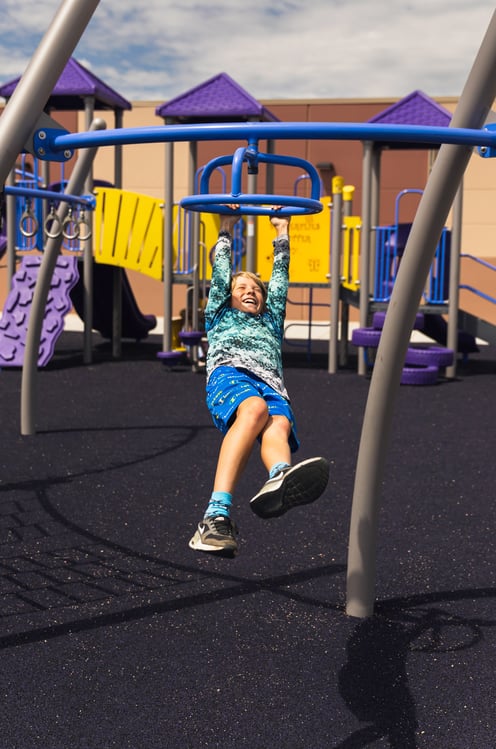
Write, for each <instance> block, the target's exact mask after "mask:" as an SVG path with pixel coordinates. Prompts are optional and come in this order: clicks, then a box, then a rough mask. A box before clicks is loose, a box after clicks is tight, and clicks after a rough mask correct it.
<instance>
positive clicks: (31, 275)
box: [0, 255, 79, 367]
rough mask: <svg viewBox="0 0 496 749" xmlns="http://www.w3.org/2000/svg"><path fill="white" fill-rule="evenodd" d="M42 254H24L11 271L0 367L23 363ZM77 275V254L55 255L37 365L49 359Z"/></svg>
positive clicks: (1, 331) (0, 325) (0, 336)
mask: <svg viewBox="0 0 496 749" xmlns="http://www.w3.org/2000/svg"><path fill="white" fill-rule="evenodd" d="M41 259H42V258H41V256H39V255H36V256H30V257H24V258H23V259H22V262H21V264H20V266H19V269H18V270H17V272H16V274H15V275H14V278H13V281H12V289H11V291H10V292H9V295H8V296H7V299H6V301H5V306H4V309H3V313H2V319H1V320H0V367H22V364H23V361H24V350H25V347H26V334H27V329H28V321H29V313H30V310H31V304H32V301H33V294H34V289H35V286H36V280H37V278H38V272H39V269H40V265H41ZM78 278H79V271H78V268H77V258H76V257H71V256H67V255H61V256H60V257H59V258H58V259H57V265H56V267H55V270H54V273H53V277H52V283H51V285H50V292H49V294H48V300H47V306H46V310H45V317H44V320H43V328H42V333H41V341H40V350H39V352H38V366H39V367H44V366H45V365H46V364H47V363H48V362H49V361H50V359H51V357H52V355H53V351H54V348H55V343H56V341H57V339H58V337H59V335H60V334H61V333H62V331H63V329H64V316H65V315H66V314H67V312H69V311H70V310H71V308H72V302H71V299H70V291H71V289H72V288H73V286H74V285H75V283H76V282H77V280H78Z"/></svg>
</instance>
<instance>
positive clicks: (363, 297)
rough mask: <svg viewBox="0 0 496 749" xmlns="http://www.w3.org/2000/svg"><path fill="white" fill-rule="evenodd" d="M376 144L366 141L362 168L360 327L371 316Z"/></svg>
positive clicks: (361, 366)
mask: <svg viewBox="0 0 496 749" xmlns="http://www.w3.org/2000/svg"><path fill="white" fill-rule="evenodd" d="M373 154H374V144H373V143H372V142H371V141H366V142H365V143H364V144H363V166H362V185H363V187H362V233H361V235H360V247H361V253H360V255H361V261H360V326H361V327H362V328H364V327H366V325H367V323H368V319H367V318H368V314H369V284H370V230H371V200H372V197H371V182H372V158H373ZM358 374H359V375H366V374H367V366H366V364H365V359H364V357H363V356H362V350H361V348H359V351H358Z"/></svg>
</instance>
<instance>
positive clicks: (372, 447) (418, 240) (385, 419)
mask: <svg viewBox="0 0 496 749" xmlns="http://www.w3.org/2000/svg"><path fill="white" fill-rule="evenodd" d="M495 71H496V13H495V14H494V15H493V17H492V19H491V22H490V24H489V27H488V30H487V32H486V35H485V37H484V39H483V41H482V44H481V47H480V50H479V53H478V55H477V57H476V60H475V62H474V65H473V67H472V70H471V72H470V74H469V77H468V79H467V83H466V84H465V87H464V89H463V92H462V94H461V97H460V100H459V103H458V106H457V108H456V111H455V113H454V115H453V119H452V122H451V126H452V127H468V128H481V127H482V126H483V124H484V122H485V121H486V117H487V114H488V112H489V110H490V107H491V105H492V103H493V101H494V99H495V97H496V74H495ZM471 153H472V149H471V148H469V147H468V146H464V145H452V144H445V145H443V146H441V149H440V151H439V155H438V158H437V160H436V163H435V165H434V168H433V170H432V172H431V175H430V177H429V179H428V182H427V185H426V189H425V191H424V194H423V196H422V199H421V201H420V204H419V207H418V210H417V214H416V216H415V220H414V222H413V226H412V229H411V232H410V236H409V238H408V242H407V246H406V249H405V253H404V256H403V259H402V261H401V265H400V269H399V272H398V276H397V279H396V282H395V285H394V289H393V293H392V297H391V301H390V303H389V309H388V312H387V315H386V320H385V323H384V329H383V333H382V336H381V340H380V344H379V348H378V352H377V357H376V360H375V365H374V370H373V373H372V380H371V383H370V388H369V394H368V398H367V405H366V409H365V416H364V421H363V427H362V435H361V440H360V448H359V453H358V460H357V468H356V477H355V487H354V494H353V503H352V510H351V521H350V542H349V551H348V576H347V604H346V611H347V613H348V614H349V615H351V616H356V617H366V616H370V615H371V614H372V613H373V610H374V587H375V565H376V559H375V557H376V553H375V552H376V543H377V517H378V510H379V492H380V487H381V484H382V480H383V473H384V467H385V463H386V453H387V449H388V444H389V438H390V434H391V427H392V421H393V410H394V403H395V398H396V396H397V393H398V389H399V385H400V379H401V370H402V367H403V362H404V359H405V354H406V350H407V348H408V342H409V339H410V332H411V330H412V328H413V325H414V321H415V315H416V313H417V310H418V305H419V303H420V299H421V296H422V292H423V289H424V284H425V282H426V279H427V275H428V272H429V268H430V266H431V263H432V260H433V258H434V254H435V250H436V245H437V243H438V241H439V237H440V236H441V232H442V229H443V227H444V224H445V222H446V219H447V216H448V213H449V211H450V208H451V205H452V203H453V200H454V198H455V195H456V192H457V190H458V187H459V184H460V182H461V180H462V177H463V174H464V172H465V169H466V167H467V164H468V162H469V160H470V156H471Z"/></svg>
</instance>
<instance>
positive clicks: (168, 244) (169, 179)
mask: <svg viewBox="0 0 496 749" xmlns="http://www.w3.org/2000/svg"><path fill="white" fill-rule="evenodd" d="M173 183H174V144H173V143H166V144H165V191H164V202H165V206H164V331H163V336H162V350H163V351H171V349H172V283H173V280H174V279H173V274H172V256H173V248H172V231H173V227H174V214H173V210H174V184H173Z"/></svg>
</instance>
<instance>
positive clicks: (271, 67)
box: [0, 0, 495, 102]
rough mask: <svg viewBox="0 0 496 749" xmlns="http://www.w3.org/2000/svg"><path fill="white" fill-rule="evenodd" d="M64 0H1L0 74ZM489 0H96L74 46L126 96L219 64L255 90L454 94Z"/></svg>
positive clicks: (14, 66)
mask: <svg viewBox="0 0 496 749" xmlns="http://www.w3.org/2000/svg"><path fill="white" fill-rule="evenodd" d="M60 4H61V3H60V0H43V2H39V0H2V16H1V25H0V83H5V82H7V81H9V80H10V79H12V78H15V77H16V76H18V75H20V74H21V73H22V72H23V71H24V69H25V67H26V65H27V63H28V61H29V59H30V57H31V55H32V53H33V52H34V50H35V49H36V47H37V45H38V43H39V41H40V39H41V38H42V36H43V34H44V33H45V31H46V30H47V28H48V27H49V25H50V22H51V20H52V18H53V16H54V14H55V12H56V10H57V8H58V7H59V5H60ZM494 11H495V6H494V4H493V3H492V2H486V1H485V0H484V1H482V0H472V2H467V0H435V1H433V0H372V2H371V0H280V2H278V4H277V6H276V9H274V8H272V7H271V6H270V4H269V3H267V2H266V0H250V2H249V3H244V2H243V3H242V2H239V0H146V2H142V1H141V0H139V1H138V0H136V1H135V2H130V0H101V2H100V4H99V5H98V7H97V9H96V11H95V13H94V16H93V18H92V20H91V22H90V24H89V26H88V27H87V29H86V31H85V32H84V34H83V36H82V39H81V41H80V43H79V45H78V46H77V48H76V50H75V52H74V57H76V58H77V59H78V60H79V61H80V62H81V63H82V64H83V65H85V66H87V67H89V68H90V69H91V70H92V71H93V72H94V73H95V74H96V75H98V76H99V77H100V78H102V79H103V80H104V81H105V82H106V83H107V84H108V85H109V86H111V87H112V88H114V89H115V90H116V91H117V92H118V93H120V94H121V95H122V96H124V97H125V98H127V99H129V100H131V101H135V100H154V101H159V102H161V101H167V100H169V99H171V98H173V97H175V96H177V95H179V94H182V93H184V92H185V91H187V90H188V89H190V88H192V87H193V86H196V85H198V84H200V83H202V82H203V81H205V80H207V79H208V78H210V77H212V76H214V75H217V74H218V73H221V72H226V73H229V75H230V76H231V77H232V78H234V79H235V80H236V81H237V82H238V83H239V84H240V85H241V86H243V87H244V88H245V89H246V90H247V91H248V92H249V93H250V94H252V96H254V97H255V98H257V99H294V98H324V99H329V98H330V99H334V98H350V97H351V98H362V97H365V98H371V97H372V98H373V97H381V98H382V97H398V98H400V97H402V96H405V95H407V94H409V93H410V92H411V91H413V90H415V89H421V90H422V91H424V92H425V93H426V94H428V95H429V96H433V97H435V96H458V95H459V94H460V93H461V90H462V88H463V85H464V83H465V80H466V78H467V75H468V72H469V71H470V68H471V66H472V63H473V60H474V58H475V55H476V54H477V50H478V49H479V46H480V43H481V41H482V38H483V36H484V34H485V32H486V29H487V26H488V24H489V21H490V19H491V17H492V15H493V13H494Z"/></svg>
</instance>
